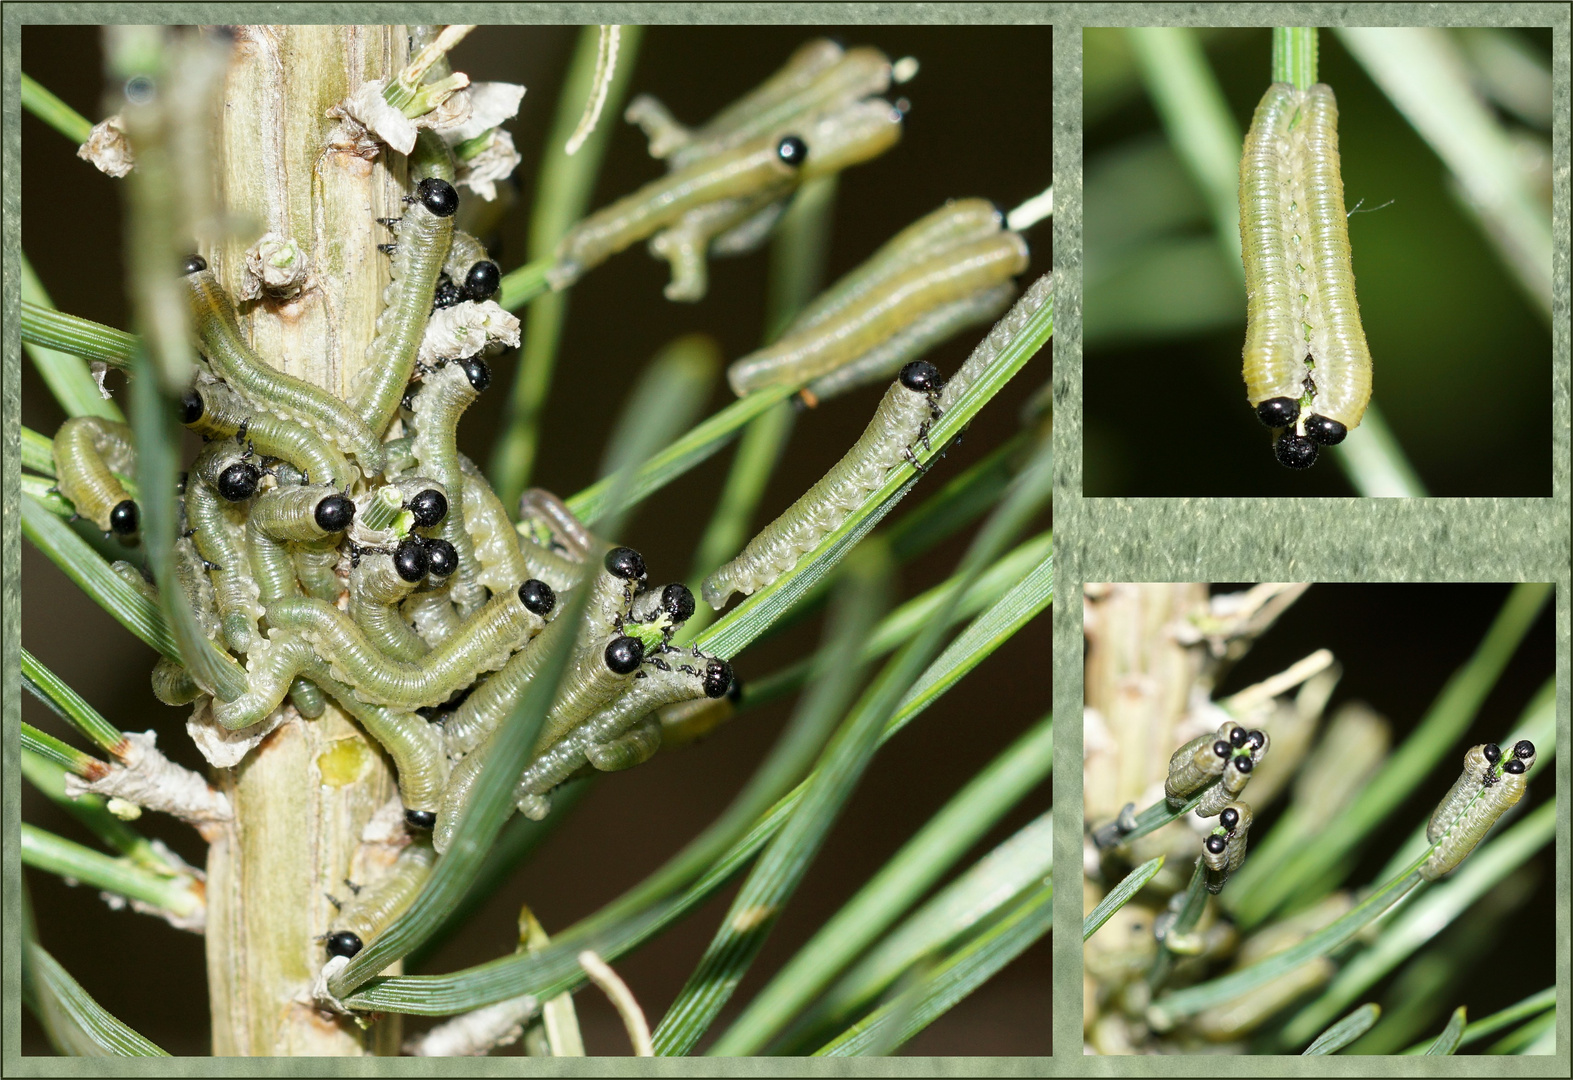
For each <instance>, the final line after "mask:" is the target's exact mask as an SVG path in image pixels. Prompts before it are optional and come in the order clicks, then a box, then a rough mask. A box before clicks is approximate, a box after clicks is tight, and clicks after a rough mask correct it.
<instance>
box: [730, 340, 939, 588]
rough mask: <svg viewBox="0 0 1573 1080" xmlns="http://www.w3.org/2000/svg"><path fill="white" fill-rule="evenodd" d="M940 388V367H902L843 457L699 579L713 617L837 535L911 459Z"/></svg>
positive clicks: (934, 413) (932, 414) (921, 364)
mask: <svg viewBox="0 0 1573 1080" xmlns="http://www.w3.org/2000/svg"><path fill="white" fill-rule="evenodd" d="M944 385H945V380H944V378H943V377H942V376H941V375H940V373H939V369H938V368H936V367H934V365H933V364H930V363H928V362H926V361H923V360H914V361H912V362H911V363H909V364H908V365H907V366H906V367H904V368H902V369H901V376H900V377H899V378H898V379H897V380H896V381H895V382H894V383H892V384H891V386H890V389H889V390H887V391H886V392H885V396H884V398H883V399H881V401H880V403H879V408H878V409H877V410H876V411H875V413H874V419H873V420H871V421H870V422H869V425H868V427H867V428H865V429H864V431H863V434H862V435H861V436H860V437H859V438H858V441H857V442H856V443H854V444H853V446H852V449H851V450H849V451H847V453H846V456H845V457H843V458H842V459H841V460H840V461H838V462H837V463H836V464H835V465H833V466H832V467H831V469H830V471H829V472H828V473H826V474H825V475H824V476H823V477H821V478H820V480H819V481H818V483H816V484H815V485H814V486H813V487H811V488H809V489H808V491H807V492H805V493H804V494H803V496H802V497H801V498H800V499H798V500H797V502H795V503H793V504H792V505H791V506H790V507H788V508H787V510H786V512H785V513H783V514H781V516H780V517H778V518H776V519H775V520H774V521H772V522H771V523H770V524H769V525H767V526H766V527H765V528H764V530H763V531H761V532H760V533H759V535H757V536H755V537H754V538H753V539H752V540H750V541H749V542H748V546H747V547H745V548H744V549H743V552H742V554H740V555H738V556H737V558H735V559H733V560H732V561H731V562H729V563H727V564H726V565H725V566H723V567H721V568H720V569H719V570H717V571H716V572H715V573H713V574H711V575H710V576H709V577H707V578H705V581H704V588H703V590H702V591H703V594H704V598H705V603H707V604H709V605H710V606H711V607H713V608H715V609H716V610H718V611H719V610H720V609H721V607H722V606H723V605H724V604H725V603H726V601H727V598H728V597H730V596H731V595H732V594H733V593H734V592H741V593H743V594H744V595H749V594H751V593H753V592H755V591H756V590H758V589H761V588H763V587H764V586H766V585H768V584H770V583H771V582H772V581H774V580H776V579H777V578H778V577H780V576H781V575H782V574H784V573H786V572H787V571H788V570H790V569H792V567H793V566H795V565H796V564H797V560H798V559H799V558H801V557H802V555H803V553H804V552H806V551H809V550H811V549H812V548H813V547H814V545H816V544H817V543H819V541H820V539H821V538H822V537H824V536H825V534H826V533H830V532H833V531H835V529H836V528H837V527H839V526H840V525H841V523H842V522H843V521H845V520H846V518H847V515H848V514H850V513H851V512H852V511H853V510H854V509H855V508H856V507H857V506H858V505H859V504H860V503H861V502H862V501H863V499H864V498H866V497H867V495H868V493H869V492H871V491H874V490H876V489H877V488H878V487H879V486H880V485H881V484H883V483H884V482H885V477H886V475H887V474H888V473H889V472H890V470H891V469H893V468H896V467H897V466H899V465H900V464H902V462H903V461H904V460H911V456H912V446H913V445H914V444H915V443H917V442H918V441H919V440H920V439H922V438H923V437H924V435H925V433H926V432H927V431H928V427H929V424H930V423H932V422H933V420H934V418H935V417H937V416H938V415H939V410H938V408H937V407H936V405H935V401H936V398H937V396H938V394H939V392H940V390H941V388H942V387H943V386H944Z"/></svg>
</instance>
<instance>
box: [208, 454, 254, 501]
mask: <svg viewBox="0 0 1573 1080" xmlns="http://www.w3.org/2000/svg"><path fill="white" fill-rule="evenodd" d="M261 479H262V470H261V469H259V468H257V467H256V466H255V465H253V464H251V463H250V462H249V461H237V462H235V464H233V465H231V466H230V467H229V468H227V469H225V470H224V471H223V472H221V473H219V474H218V493H219V494H220V495H222V496H224V498H225V499H226V500H228V501H229V502H240V501H241V500H242V499H249V498H251V497H252V496H253V495H255V494H256V493H257V482H258V481H259V480H261Z"/></svg>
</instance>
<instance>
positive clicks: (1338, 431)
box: [1305, 413, 1349, 446]
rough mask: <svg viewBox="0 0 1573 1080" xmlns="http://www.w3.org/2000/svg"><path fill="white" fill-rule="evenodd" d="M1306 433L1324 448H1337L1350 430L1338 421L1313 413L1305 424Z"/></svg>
mask: <svg viewBox="0 0 1573 1080" xmlns="http://www.w3.org/2000/svg"><path fill="white" fill-rule="evenodd" d="M1305 433H1306V434H1307V435H1309V436H1310V437H1311V438H1313V439H1315V440H1316V441H1317V442H1318V443H1320V444H1321V445H1323V446H1337V445H1338V444H1339V443H1341V442H1343V441H1344V436H1346V435H1348V434H1349V429H1348V428H1346V427H1344V425H1342V424H1340V423H1339V422H1338V421H1337V420H1329V419H1328V418H1327V417H1325V416H1318V415H1316V414H1315V413H1312V414H1311V416H1310V418H1309V419H1307V420H1306V422H1305Z"/></svg>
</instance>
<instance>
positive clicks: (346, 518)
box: [311, 495, 355, 533]
mask: <svg viewBox="0 0 1573 1080" xmlns="http://www.w3.org/2000/svg"><path fill="white" fill-rule="evenodd" d="M311 516H312V519H313V520H315V521H316V523H317V528H319V529H321V530H322V531H323V532H330V533H335V532H343V531H344V530H345V529H347V528H349V527H350V522H352V521H354V520H355V504H354V503H352V502H350V500H349V499H348V498H347V497H346V496H343V495H327V496H324V497H323V500H322V501H321V502H319V503H318V504H317V509H316V510H315V511H314V512H313V513H312V515H311Z"/></svg>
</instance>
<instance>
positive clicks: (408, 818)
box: [404, 810, 437, 832]
mask: <svg viewBox="0 0 1573 1080" xmlns="http://www.w3.org/2000/svg"><path fill="white" fill-rule="evenodd" d="M404 823H405V824H406V825H408V826H409V827H410V828H412V829H420V830H421V831H422V832H431V831H432V830H433V829H435V828H436V827H437V812H436V811H435V810H406V811H404Z"/></svg>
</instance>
